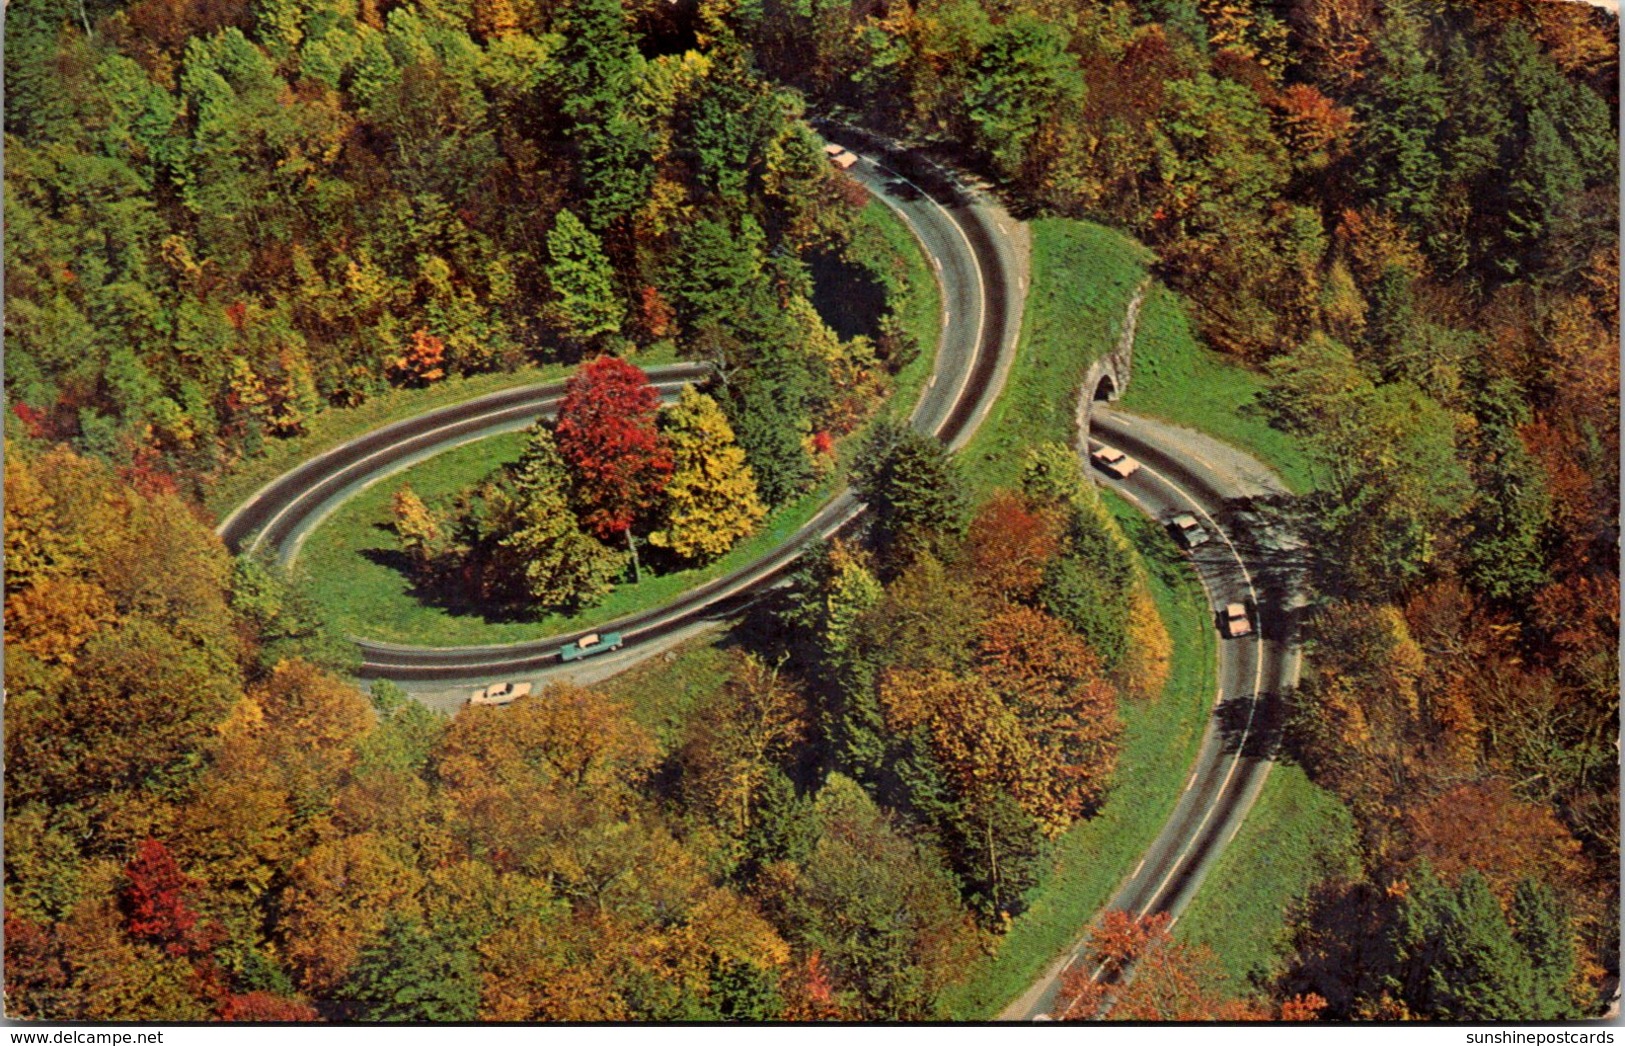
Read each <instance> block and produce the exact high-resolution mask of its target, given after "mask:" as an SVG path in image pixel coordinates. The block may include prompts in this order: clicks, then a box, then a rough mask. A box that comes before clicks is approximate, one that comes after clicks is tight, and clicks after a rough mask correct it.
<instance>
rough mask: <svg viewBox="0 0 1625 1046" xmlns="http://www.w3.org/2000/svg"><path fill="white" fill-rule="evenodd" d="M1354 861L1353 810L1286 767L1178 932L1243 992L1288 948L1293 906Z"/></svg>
mask: <svg viewBox="0 0 1625 1046" xmlns="http://www.w3.org/2000/svg"><path fill="white" fill-rule="evenodd" d="M1355 864H1356V857H1355V835H1354V820H1353V818H1352V817H1351V816H1350V814H1349V812H1348V809H1347V808H1346V807H1344V806H1343V804H1342V803H1341V802H1339V801H1338V799H1337V797H1336V796H1334V795H1333V794H1332V793H1330V792H1328V791H1326V790H1325V789H1324V788H1321V787H1320V786H1318V785H1316V784H1314V783H1312V782H1311V781H1310V780H1309V778H1308V777H1307V776H1306V775H1305V774H1304V772H1303V770H1301V769H1300V768H1298V767H1296V766H1292V765H1289V764H1284V763H1283V764H1279V765H1277V766H1276V767H1275V769H1274V770H1273V771H1271V772H1270V778H1269V780H1268V781H1267V782H1265V785H1264V790H1263V792H1261V793H1260V794H1259V797H1258V803H1257V805H1256V806H1254V807H1253V809H1252V811H1251V812H1250V813H1249V814H1248V815H1247V820H1246V821H1244V822H1242V826H1241V831H1239V832H1237V833H1236V838H1235V839H1234V840H1233V841H1232V842H1231V844H1230V845H1229V847H1227V848H1226V849H1225V851H1224V853H1223V854H1221V855H1220V856H1219V859H1218V861H1217V862H1216V863H1215V864H1214V866H1213V870H1212V872H1210V873H1209V874H1208V877H1207V880H1206V881H1205V882H1204V883H1203V884H1202V888H1201V889H1200V890H1198V891H1197V893H1196V896H1195V897H1194V898H1193V899H1192V900H1191V904H1190V907H1188V908H1186V909H1185V913H1184V914H1183V915H1182V916H1181V917H1180V920H1179V923H1178V925H1176V926H1175V927H1174V934H1175V936H1176V937H1178V938H1180V939H1181V940H1184V941H1188V942H1190V943H1191V944H1200V945H1206V946H1207V947H1209V948H1211V949H1212V950H1213V951H1214V952H1215V953H1216V954H1217V955H1218V959H1219V963H1220V965H1221V966H1222V968H1223V970H1224V974H1225V979H1226V981H1227V984H1226V987H1227V988H1228V989H1229V990H1230V991H1232V992H1235V993H1236V994H1238V995H1239V994H1244V993H1246V992H1247V991H1248V990H1249V989H1250V988H1251V986H1252V983H1253V982H1254V980H1255V979H1258V980H1262V979H1265V978H1268V977H1269V976H1270V975H1272V974H1273V973H1274V972H1275V970H1276V966H1277V964H1278V963H1279V962H1280V961H1281V959H1282V958H1283V957H1285V955H1286V954H1287V952H1288V951H1289V944H1290V942H1289V941H1288V940H1287V937H1286V934H1287V932H1288V927H1287V925H1286V915H1287V909H1288V908H1289V907H1290V906H1291V905H1292V904H1293V903H1294V902H1295V901H1297V900H1299V899H1300V898H1302V897H1304V896H1305V895H1306V894H1307V892H1308V890H1309V888H1310V887H1311V886H1312V885H1314V883H1315V882H1316V881H1317V880H1319V879H1322V878H1324V877H1326V876H1327V875H1331V874H1335V873H1352V872H1353V871H1354V869H1355Z"/></svg>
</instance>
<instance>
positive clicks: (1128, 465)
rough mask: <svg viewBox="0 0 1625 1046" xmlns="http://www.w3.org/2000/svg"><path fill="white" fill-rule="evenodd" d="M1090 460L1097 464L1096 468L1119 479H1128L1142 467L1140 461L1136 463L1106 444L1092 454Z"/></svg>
mask: <svg viewBox="0 0 1625 1046" xmlns="http://www.w3.org/2000/svg"><path fill="white" fill-rule="evenodd" d="M1089 460H1090V461H1092V462H1094V463H1095V468H1098V469H1100V470H1101V471H1103V472H1106V473H1108V474H1109V475H1113V476H1116V477H1117V478H1118V479H1128V478H1129V477H1130V476H1132V475H1134V473H1135V472H1136V471H1138V470H1139V467H1140V463H1139V462H1138V461H1135V460H1134V459H1133V458H1131V457H1129V456H1128V455H1127V454H1124V453H1123V452H1122V451H1120V450H1118V449H1117V448H1116V447H1108V446H1106V445H1105V444H1101V446H1100V449H1099V450H1097V451H1095V452H1094V453H1093V454H1090V455H1089Z"/></svg>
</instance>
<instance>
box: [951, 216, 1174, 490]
mask: <svg viewBox="0 0 1625 1046" xmlns="http://www.w3.org/2000/svg"><path fill="white" fill-rule="evenodd" d="M1031 228H1032V237H1033V258H1032V270H1033V271H1032V279H1031V285H1032V290H1031V291H1030V292H1028V294H1027V304H1026V308H1025V309H1024V311H1023V315H1022V321H1021V342H1020V348H1019V352H1018V354H1017V356H1016V360H1015V363H1014V364H1013V365H1012V366H1011V368H1010V376H1009V379H1008V380H1007V382H1006V383H1005V387H1004V393H1003V395H1001V396H1000V397H999V399H998V402H997V403H995V404H994V405H993V409H992V410H991V411H989V412H988V416H987V420H985V421H984V422H983V423H982V427H981V429H979V430H978V431H977V433H976V435H975V437H973V438H972V439H971V441H970V443H968V444H967V445H966V446H965V448H964V450H962V451H961V452H960V454H959V461H960V464H961V466H963V467H964V469H965V472H966V475H967V477H968V478H969V480H970V482H971V485H972V487H973V488H974V490H975V492H976V494H977V495H979V496H980V495H985V494H986V493H988V492H989V491H991V490H993V489H994V488H996V487H1014V486H1017V485H1018V484H1019V483H1020V481H1021V468H1022V462H1023V460H1024V458H1025V455H1026V452H1027V448H1028V447H1030V446H1032V445H1033V444H1034V443H1039V442H1043V441H1046V440H1053V441H1057V442H1060V443H1070V442H1071V441H1072V426H1073V419H1074V417H1075V416H1076V411H1077V403H1078V387H1079V386H1080V385H1082V384H1083V376H1084V374H1085V372H1087V371H1088V369H1089V366H1090V364H1092V363H1094V361H1095V360H1096V359H1098V358H1100V356H1102V355H1103V354H1105V353H1107V352H1109V351H1111V349H1112V348H1114V347H1115V346H1116V344H1117V340H1118V338H1119V336H1120V335H1121V333H1122V330H1123V319H1124V317H1125V315H1126V314H1127V310H1128V303H1129V299H1130V298H1132V297H1133V295H1134V288H1135V287H1137V286H1138V285H1139V284H1140V281H1141V280H1142V279H1144V278H1145V266H1146V265H1147V264H1148V263H1149V262H1150V261H1151V252H1150V251H1148V250H1146V249H1145V248H1144V247H1142V246H1140V245H1139V244H1137V243H1135V242H1134V241H1133V240H1131V239H1129V238H1128V237H1126V236H1123V235H1122V234H1121V233H1116V232H1113V231H1112V230H1110V229H1107V228H1105V227H1103V226H1099V225H1090V224H1088V223H1085V222H1075V221H1068V220H1066V219H1061V218H1046V219H1041V220H1039V221H1035V222H1033V223H1032V226H1031Z"/></svg>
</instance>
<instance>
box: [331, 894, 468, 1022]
mask: <svg viewBox="0 0 1625 1046" xmlns="http://www.w3.org/2000/svg"><path fill="white" fill-rule="evenodd" d="M450 929H451V928H449V927H438V928H437V929H436V931H435V932H430V930H429V928H428V927H426V926H424V925H423V923H422V922H420V921H419V920H418V919H416V918H413V917H407V916H401V915H398V914H391V915H390V916H389V918H388V921H387V922H386V923H385V924H384V931H383V933H382V935H380V937H379V939H378V940H377V941H375V942H374V943H373V944H372V945H371V946H370V947H368V948H366V949H365V950H363V951H362V953H361V956H360V958H359V959H357V961H356V965H355V968H354V969H353V970H352V971H351V972H350V975H349V977H348V978H347V979H346V981H345V983H344V984H343V985H342V986H341V987H340V989H339V993H338V994H339V997H340V999H341V1000H343V1001H345V1002H350V1003H353V1004H355V1007H356V1012H355V1019H356V1020H359V1021H364V1022H368V1023H383V1022H397V1021H434V1022H445V1021H471V1020H474V1019H475V1018H476V1017H477V1016H478V1015H479V1004H480V979H479V967H478V959H477V957H476V956H475V954H474V951H473V949H472V948H470V947H468V946H467V945H465V944H463V943H461V942H459V941H457V940H456V934H455V932H448V930H450Z"/></svg>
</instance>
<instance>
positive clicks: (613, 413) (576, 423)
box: [554, 356, 672, 552]
mask: <svg viewBox="0 0 1625 1046" xmlns="http://www.w3.org/2000/svg"><path fill="white" fill-rule="evenodd" d="M659 407H660V395H659V393H657V392H656V391H655V388H654V386H653V385H651V384H649V379H648V377H647V376H645V375H644V373H643V372H642V371H641V370H639V369H638V368H636V367H634V366H632V365H631V364H630V363H627V362H625V361H624V360H618V359H616V358H615V357H613V356H600V357H598V358H597V359H595V360H593V361H592V362H590V363H587V364H586V365H584V366H583V367H582V368H581V369H580V370H578V371H576V373H575V376H574V377H572V378H571V379H570V382H569V384H568V385H567V386H565V393H564V402H563V403H561V404H560V405H559V420H558V424H557V425H556V426H555V428H554V435H555V437H556V438H557V441H558V447H559V454H560V455H561V456H562V457H563V458H564V461H565V463H566V464H567V465H569V467H570V471H571V473H572V474H573V475H574V477H575V481H576V497H577V499H578V501H579V502H580V504H581V508H582V520H581V521H582V523H583V524H584V525H585V526H586V527H588V528H589V529H590V530H592V531H594V532H595V533H596V534H597V535H598V536H599V537H600V538H603V539H606V540H608V539H610V538H613V537H617V536H624V537H625V539H626V543H627V547H628V548H633V545H632V524H634V523H636V522H637V520H638V517H639V516H640V515H642V514H643V513H645V512H647V511H648V510H649V509H650V508H652V507H653V506H654V503H655V499H656V498H657V497H658V496H659V494H660V492H661V491H662V490H664V489H665V486H666V480H668V479H669V478H671V473H672V457H671V451H670V449H668V448H667V446H666V443H665V440H664V439H662V438H661V435H660V430H659V428H657V427H656V424H655V412H656V411H657V410H658V409H659ZM633 550H634V552H635V551H636V550H635V548H634V549H633Z"/></svg>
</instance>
